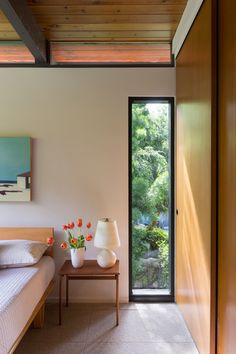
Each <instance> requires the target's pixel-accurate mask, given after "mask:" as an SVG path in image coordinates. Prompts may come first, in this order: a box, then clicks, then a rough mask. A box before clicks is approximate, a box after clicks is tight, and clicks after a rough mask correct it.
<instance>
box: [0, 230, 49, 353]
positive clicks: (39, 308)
mask: <svg viewBox="0 0 236 354" xmlns="http://www.w3.org/2000/svg"><path fill="white" fill-rule="evenodd" d="M53 236H54V230H53V228H51V227H44V228H41V227H11V228H9V227H8V228H2V227H1V228H0V240H33V241H41V242H47V239H48V237H53ZM45 255H47V256H51V257H53V249H52V247H49V248H48V249H47V251H46V252H45ZM53 286H54V281H53V280H52V281H51V282H50V284H49V285H48V287H47V289H46V290H45V292H44V294H43V296H42V297H41V299H40V300H39V302H38V304H37V305H36V307H35V308H34V310H33V312H32V314H31V316H30V318H29V319H28V321H27V323H26V324H25V326H24V328H23V330H22V332H21V333H20V334H19V336H18V338H17V339H16V341H15V343H14V344H13V346H12V347H11V349H10V351H9V352H8V354H12V353H14V351H15V350H16V347H17V346H18V344H19V343H20V341H21V339H22V338H23V336H24V335H25V333H26V331H27V329H28V328H29V326H30V325H31V323H33V327H34V328H42V327H43V323H44V309H45V301H46V299H47V297H48V295H49V293H50V292H51V290H52V288H53Z"/></svg>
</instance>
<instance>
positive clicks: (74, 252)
mask: <svg viewBox="0 0 236 354" xmlns="http://www.w3.org/2000/svg"><path fill="white" fill-rule="evenodd" d="M84 252H85V247H82V248H72V249H71V250H70V255H71V263H72V266H73V267H74V268H81V267H83V265H84Z"/></svg>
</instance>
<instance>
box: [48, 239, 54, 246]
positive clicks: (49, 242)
mask: <svg viewBox="0 0 236 354" xmlns="http://www.w3.org/2000/svg"><path fill="white" fill-rule="evenodd" d="M54 242H55V240H54V238H53V237H48V239H47V244H48V245H49V246H52V245H53V244H54Z"/></svg>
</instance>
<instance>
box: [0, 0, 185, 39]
mask: <svg viewBox="0 0 236 354" xmlns="http://www.w3.org/2000/svg"><path fill="white" fill-rule="evenodd" d="M186 3H187V0H128V1H127V0H27V4H28V6H29V7H30V9H31V11H32V14H33V16H34V18H35V19H36V21H37V23H38V25H39V27H40V29H41V31H42V32H43V34H44V36H45V38H46V39H47V40H48V41H49V42H78V43H80V44H86V43H94V44H98V43H102V44H104V43H107V44H114V43H119V44H122V43H124V44H126V43H133V44H135V43H136V44H138V43H142V44H143V43H146V44H151V43H152V44H160V43H166V44H168V43H169V44H171V41H172V39H173V36H174V34H175V31H176V29H177V26H178V23H179V21H180V18H181V16H182V13H183V10H184V8H185V6H186ZM1 40H19V35H18V34H17V33H16V31H15V30H14V28H13V27H12V25H11V24H10V23H9V22H8V20H7V19H6V17H5V16H4V15H3V13H2V12H0V41H1Z"/></svg>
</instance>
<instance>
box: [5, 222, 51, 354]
mask: <svg viewBox="0 0 236 354" xmlns="http://www.w3.org/2000/svg"><path fill="white" fill-rule="evenodd" d="M48 237H53V228H0V240H16V239H17V240H32V241H41V242H46V241H47V239H48ZM20 242H21V241H20ZM54 274H55V265H54V260H53V253H52V247H49V248H48V249H47V250H46V252H45V254H44V255H43V257H42V258H41V259H40V261H39V262H38V263H36V264H34V265H32V266H27V267H19V268H7V269H0V284H1V289H0V354H11V353H13V352H14V351H15V349H16V347H17V345H18V344H19V342H20V341H21V339H22V337H23V336H24V334H25V333H26V331H27V329H28V328H29V326H30V325H31V324H32V325H33V326H34V327H35V328H41V327H42V326H43V322H44V307H45V301H46V298H47V296H48V295H49V293H50V291H51V290H52V288H53V285H54V280H53V278H54Z"/></svg>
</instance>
